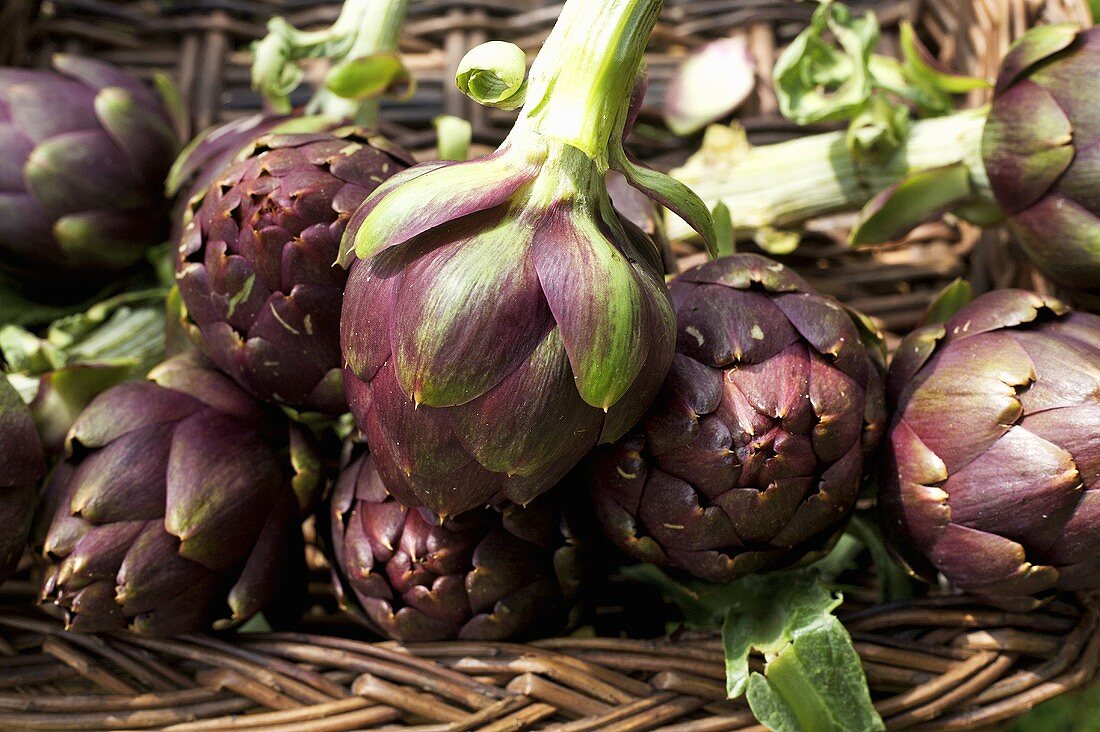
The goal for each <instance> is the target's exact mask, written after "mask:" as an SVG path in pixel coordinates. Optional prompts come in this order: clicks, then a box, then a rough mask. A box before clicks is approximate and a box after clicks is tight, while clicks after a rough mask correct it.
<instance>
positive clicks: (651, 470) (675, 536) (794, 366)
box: [586, 254, 885, 582]
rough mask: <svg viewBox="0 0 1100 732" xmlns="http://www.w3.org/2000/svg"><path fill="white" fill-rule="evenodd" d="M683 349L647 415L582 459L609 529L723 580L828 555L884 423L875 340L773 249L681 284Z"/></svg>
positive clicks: (647, 557)
mask: <svg viewBox="0 0 1100 732" xmlns="http://www.w3.org/2000/svg"><path fill="white" fill-rule="evenodd" d="M670 288H671V292H672V300H673V303H674V304H675V307H676V314H677V323H678V330H677V345H676V350H677V353H676V356H675V360H674V361H673V365H672V369H671V370H670V372H669V375H668V378H667V379H666V381H665V382H664V384H663V385H662V387H661V390H660V392H659V393H658V395H657V398H656V399H655V400H654V403H653V405H652V406H651V407H650V408H649V410H648V411H647V412H646V414H645V416H644V417H643V419H642V420H641V423H640V424H639V425H638V426H637V428H635V429H634V430H632V431H631V432H630V433H629V434H627V436H626V437H624V438H623V439H622V440H620V441H618V442H616V443H614V444H613V445H610V446H606V447H601V448H599V449H598V450H596V451H595V452H594V453H593V454H592V456H591V457H590V458H589V460H588V461H587V463H586V474H587V475H588V478H589V483H590V485H591V487H592V490H593V495H594V497H595V503H596V508H597V513H598V515H599V518H600V521H601V523H602V524H603V526H604V529H605V531H606V532H607V534H608V536H609V537H610V538H611V539H612V540H613V541H614V542H615V543H616V544H617V545H618V546H619V547H620V548H622V549H623V550H624V551H626V552H627V553H628V554H630V555H632V556H634V557H635V558H638V559H641V560H643V561H647V562H652V563H655V564H660V565H666V566H672V567H675V568H678V569H680V570H682V571H685V572H688V573H691V574H693V575H695V576H697V577H700V578H702V579H706V580H709V581H713V582H729V581H731V580H732V579H735V578H737V577H739V576H742V575H744V574H747V573H750V572H755V571H764V570H770V569H775V568H779V567H789V566H792V565H797V564H800V563H803V562H806V561H810V560H812V559H814V558H816V557H819V556H821V554H822V553H823V552H825V551H827V550H828V549H829V548H830V547H831V545H832V542H833V540H834V539H835V538H836V536H837V535H838V534H839V532H840V531H841V530H842V529H843V526H844V524H845V522H846V519H847V517H848V515H849V514H850V513H851V511H852V509H853V508H854V507H855V502H856V499H857V498H858V496H859V492H860V487H861V483H862V477H863V474H864V468H865V465H866V464H867V463H868V462H869V461H870V460H871V458H872V457H873V455H874V451H875V448H876V447H877V444H878V441H879V437H880V436H881V432H882V425H883V423H884V421H885V406H884V401H883V393H882V391H883V387H882V380H881V376H880V373H879V363H880V362H879V358H880V356H879V355H878V353H877V351H878V349H879V347H880V341H879V339H878V338H877V337H876V335H875V333H874V331H873V328H869V327H868V326H867V324H866V323H865V322H864V320H865V319H863V318H862V316H859V315H858V314H857V313H853V312H849V311H847V310H845V309H844V308H843V307H842V306H841V305H840V304H839V303H837V302H836V301H834V300H832V299H831V298H828V297H825V296H822V295H819V294H817V293H816V292H814V291H813V290H812V289H811V288H810V287H809V285H808V284H806V282H805V281H803V280H802V279H801V278H800V277H798V275H796V274H795V273H794V272H792V271H791V270H789V269H787V268H785V267H783V266H782V265H780V264H778V263H776V262H773V261H771V260H769V259H766V258H764V257H760V256H757V255H752V254H740V255H733V256H728V257H722V258H720V259H718V260H716V261H714V262H711V263H709V264H705V265H700V266H698V267H695V268H693V269H690V270H688V271H686V272H684V273H682V274H680V275H679V276H678V277H677V278H676V279H674V280H673V281H672V283H671V285H670Z"/></svg>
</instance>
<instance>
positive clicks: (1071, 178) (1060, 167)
mask: <svg viewBox="0 0 1100 732" xmlns="http://www.w3.org/2000/svg"><path fill="white" fill-rule="evenodd" d="M1097 69H1100V27H1092V28H1088V29H1085V30H1081V29H1079V28H1077V27H1076V26H1072V25H1049V26H1041V27H1039V28H1034V29H1032V30H1030V31H1028V32H1027V33H1026V34H1025V35H1024V36H1023V37H1022V38H1021V39H1020V40H1019V41H1017V42H1016V44H1015V45H1014V46H1013V47H1012V49H1011V50H1010V51H1009V53H1008V55H1007V56H1006V57H1005V59H1004V61H1003V62H1002V64H1001V70H1000V74H999V75H998V77H997V84H996V87H995V92H994V99H993V106H992V108H991V109H990V112H989V118H988V119H987V120H986V124H985V132H984V135H983V138H982V158H983V160H984V162H985V168H986V172H987V173H988V174H989V182H990V185H991V186H992V188H993V194H994V196H995V197H996V199H997V203H998V204H999V205H1000V207H1001V208H1002V209H1003V211H1004V212H1005V215H1006V216H1007V219H1008V224H1009V228H1010V229H1011V230H1012V232H1013V234H1014V235H1015V236H1016V238H1017V239H1018V240H1019V241H1020V243H1021V244H1022V245H1023V247H1024V249H1025V251H1026V252H1027V253H1028V255H1029V256H1030V257H1031V258H1032V259H1033V260H1034V261H1035V264H1036V265H1037V266H1038V267H1039V269H1041V270H1042V271H1043V272H1045V273H1046V274H1047V275H1049V276H1050V278H1051V279H1053V280H1054V281H1056V282H1058V283H1059V284H1061V285H1063V286H1065V287H1067V288H1070V289H1074V290H1085V291H1091V293H1092V294H1094V295H1096V296H1100V195H1098V194H1097V190H1098V186H1097V173H1096V170H1097V166H1098V165H1100V106H1098V105H1097V103H1096V100H1097V98H1098V97H1100V73H1097Z"/></svg>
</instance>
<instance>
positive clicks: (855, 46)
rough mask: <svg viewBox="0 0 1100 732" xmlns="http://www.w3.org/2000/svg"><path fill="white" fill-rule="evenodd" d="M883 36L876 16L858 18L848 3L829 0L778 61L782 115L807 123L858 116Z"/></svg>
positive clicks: (777, 87)
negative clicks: (881, 36)
mask: <svg viewBox="0 0 1100 732" xmlns="http://www.w3.org/2000/svg"><path fill="white" fill-rule="evenodd" d="M878 34H879V28H878V20H877V19H876V18H875V15H874V13H872V12H870V11H868V12H867V14H866V15H864V16H863V17H862V18H853V17H852V14H851V11H850V10H848V8H846V7H845V6H844V5H842V4H840V3H834V2H832V0H824V2H822V3H821V4H820V5H819V6H818V7H817V9H816V10H815V11H814V14H813V18H812V19H811V21H810V25H809V26H808V27H807V28H806V29H805V30H803V31H802V32H801V33H800V34H799V35H798V37H797V38H795V40H794V41H793V42H792V43H791V45H789V46H788V47H787V48H786V49H785V50H784V51H783V53H782V54H780V56H779V59H778V60H776V62H775V69H774V71H773V76H774V78H775V92H776V96H777V97H778V99H779V109H780V111H781V112H782V113H783V116H784V117H786V118H787V119H790V120H792V121H793V122H796V123H798V124H800V125H808V124H813V123H815V122H829V121H836V120H845V119H851V118H852V117H853V116H854V115H855V114H857V113H858V112H859V110H860V109H861V108H862V107H863V105H864V104H865V103H866V102H867V99H868V98H869V97H870V95H871V89H872V85H871V75H870V72H869V69H868V66H869V63H870V60H871V53H872V51H873V50H874V48H875V45H876V44H877V43H878Z"/></svg>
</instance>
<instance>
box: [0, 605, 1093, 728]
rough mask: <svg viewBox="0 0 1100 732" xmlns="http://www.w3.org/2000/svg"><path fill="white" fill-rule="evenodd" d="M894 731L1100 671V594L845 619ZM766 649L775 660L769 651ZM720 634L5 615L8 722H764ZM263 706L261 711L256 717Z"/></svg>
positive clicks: (984, 721) (890, 609) (995, 717)
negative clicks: (246, 626)
mask: <svg viewBox="0 0 1100 732" xmlns="http://www.w3.org/2000/svg"><path fill="white" fill-rule="evenodd" d="M844 621H845V624H846V625H847V627H848V628H849V629H850V631H851V633H852V636H853V638H854V640H855V645H856V649H857V650H858V651H859V653H860V656H861V657H862V659H863V666H864V669H865V671H866V673H867V678H868V681H869V683H870V686H871V689H872V692H873V694H874V697H875V699H876V704H875V706H876V708H877V709H878V710H879V712H880V713H881V715H882V716H883V718H884V719H885V720H886V723H887V726H888V728H890V729H909V728H912V729H921V730H963V729H975V728H979V727H982V726H985V725H989V724H992V723H994V722H997V721H1000V720H1004V719H1009V718H1011V717H1014V716H1017V715H1019V714H1021V713H1022V712H1024V711H1026V710H1027V709H1029V708H1030V707H1031V706H1033V705H1034V704H1037V703H1039V702H1041V701H1044V700H1046V699H1049V698H1052V697H1054V696H1056V695H1058V694H1061V693H1064V692H1066V691H1069V690H1071V689H1073V688H1076V687H1079V686H1081V685H1082V684H1084V683H1086V682H1087V681H1088V680H1089V679H1091V677H1092V674H1093V671H1094V669H1095V667H1096V663H1097V657H1098V655H1100V634H1098V633H1097V632H1096V631H1097V611H1096V608H1095V607H1094V606H1093V605H1091V604H1087V605H1085V606H1077V605H1070V604H1065V603H1055V604H1052V605H1050V606H1048V607H1047V608H1045V609H1044V610H1043V611H1041V612H1037V613H1030V614H1012V613H1004V612H1000V611H995V610H991V609H989V608H986V607H982V606H980V605H974V604H972V603H970V602H969V601H968V600H967V599H966V598H961V597H950V598H939V599H932V600H923V601H917V602H911V603H904V604H897V605H889V606H883V605H879V606H872V607H870V608H868V609H865V610H860V611H857V612H849V614H848V615H847V616H845V617H844ZM750 663H751V664H752V665H753V666H754V667H755V668H756V669H757V670H759V669H760V667H761V665H762V659H760V658H755V659H753V660H751V661H750ZM723 674H724V669H723V662H722V648H721V644H720V641H719V640H718V639H717V638H714V637H710V636H705V635H685V636H683V637H681V638H677V639H675V640H654V641H637V640H620V639H614V638H558V639H550V640H545V641H538V642H534V643H531V644H527V645H520V644H512V643H480V642H479V643H473V642H448V643H414V644H398V643H367V642H363V641H359V640H353V639H350V638H347V637H336V636H328V635H313V634H306V633H269V634H243V635H237V636H230V637H226V638H216V637H211V636H205V635H190V636H183V637H180V638H177V639H174V640H154V639H148V638H140V637H136V636H133V635H129V634H118V635H112V636H98V637H97V636H86V635H80V634H73V633H65V632H64V631H62V630H61V628H60V626H59V625H57V624H55V623H53V622H50V621H42V620H37V619H28V618H22V617H17V616H14V615H11V614H8V615H0V729H13V728H17V729H24V728H27V729H52V730H60V729H66V730H94V729H112V730H122V729H151V728H156V729H162V728H166V729H171V730H174V731H176V732H200V731H201V732H207V731H213V730H228V729H233V730H244V729H249V730H253V729H255V730H259V729H263V730H267V731H268V732H306V731H308V732H342V731H343V730H353V729H370V730H380V729H393V730H399V729H400V730H417V731H418V732H460V731H462V730H475V729H476V730H482V731H483V732H504V731H505V730H526V729H546V730H555V731H556V732H587V731H589V730H593V731H594V730H604V731H605V732H640V731H641V730H651V729H660V730H665V731H666V732H721V731H724V730H731V731H732V730H738V731H741V732H747V731H748V730H753V731H754V732H761V731H762V730H763V729H764V728H763V727H760V726H758V725H757V724H756V722H755V720H754V718H753V716H752V713H751V712H750V711H749V710H748V708H747V707H746V706H745V704H744V701H743V700H739V701H736V702H730V701H726V700H725V688H724V684H723ZM242 715H246V716H242Z"/></svg>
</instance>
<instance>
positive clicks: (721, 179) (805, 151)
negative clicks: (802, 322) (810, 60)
mask: <svg viewBox="0 0 1100 732" xmlns="http://www.w3.org/2000/svg"><path fill="white" fill-rule="evenodd" d="M987 113H988V109H978V110H967V111H965V112H958V113H956V114H952V115H949V116H946V117H937V118H933V119H927V120H921V121H917V122H914V123H913V125H912V127H911V128H910V131H909V134H908V136H907V138H906V139H905V141H904V142H903V143H902V145H901V146H900V147H899V148H898V149H897V150H896V151H895V152H894V153H893V154H891V155H890V156H888V157H886V158H884V159H882V160H881V161H858V162H857V161H856V160H854V159H853V158H852V156H851V155H850V154H849V152H848V147H847V145H846V144H845V139H844V138H845V133H844V132H830V133H825V134H819V135H812V136H809V137H803V138H799V139H795V140H790V141H787V142H781V143H777V144H773V145H762V146H759V147H751V148H749V147H747V145H746V144H745V143H744V142H743V140H742V141H741V142H740V143H738V141H737V140H733V141H732V142H731V144H729V145H728V149H725V148H723V149H711V150H708V149H707V145H704V149H703V150H702V151H701V152H700V153H698V154H697V155H696V156H695V157H694V158H693V159H692V160H689V161H688V163H687V164H686V165H684V166H683V167H681V168H678V169H676V170H673V171H672V172H671V175H672V177H674V178H676V179H677V180H679V181H681V182H683V183H685V184H687V185H688V187H690V188H691V189H692V190H693V191H695V193H696V194H698V195H699V197H700V198H701V199H703V201H704V202H705V203H706V204H707V206H708V207H711V208H713V207H714V206H715V205H717V204H719V203H723V204H725V205H726V207H727V208H728V209H729V211H730V214H731V216H732V219H733V224H734V227H735V229H736V230H737V231H738V232H739V233H748V232H753V231H756V230H759V229H765V228H797V227H798V226H799V225H801V224H802V223H804V222H805V221H807V220H808V219H811V218H814V217H816V216H823V215H826V214H831V213H839V212H844V211H858V210H859V209H860V208H861V207H862V206H863V205H864V204H866V203H867V202H868V201H869V200H870V199H871V197H872V196H874V195H875V194H876V193H878V192H879V191H881V190H883V189H884V188H886V187H888V186H890V185H892V184H894V183H897V182H898V181H899V180H901V179H902V178H904V177H905V176H907V175H909V174H910V173H913V172H916V171H920V170H925V169H928V168H936V167H940V166H945V165H951V164H953V163H958V162H963V163H964V164H965V165H966V166H967V168H969V170H970V183H971V187H972V190H973V192H974V194H975V198H976V199H977V201H978V202H980V203H983V204H988V205H990V206H992V205H995V202H994V199H993V193H992V191H991V189H990V186H989V179H988V177H987V176H986V172H985V166H984V165H983V164H982V154H981V152H982V151H981V141H982V129H983V127H984V125H985V119H986V115H987ZM727 133H728V134H729V135H730V136H731V137H733V135H734V134H735V133H730V132H728V131H727ZM716 148H722V145H718V146H716ZM746 148H747V149H746ZM668 233H669V236H670V237H671V238H673V239H676V238H686V237H688V236H691V235H692V233H693V232H692V230H691V228H690V227H688V226H687V224H686V223H684V222H683V221H681V220H680V219H678V218H676V217H670V221H669V232H668Z"/></svg>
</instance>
